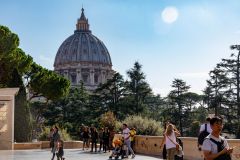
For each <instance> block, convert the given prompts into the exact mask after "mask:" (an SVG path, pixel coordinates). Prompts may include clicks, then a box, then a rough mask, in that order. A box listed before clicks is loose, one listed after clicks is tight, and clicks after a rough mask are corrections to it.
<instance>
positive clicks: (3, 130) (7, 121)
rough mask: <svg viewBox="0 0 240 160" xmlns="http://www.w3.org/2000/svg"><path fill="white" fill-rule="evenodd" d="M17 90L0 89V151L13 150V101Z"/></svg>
mask: <svg viewBox="0 0 240 160" xmlns="http://www.w3.org/2000/svg"><path fill="white" fill-rule="evenodd" d="M18 90H19V89H18V88H0V150H13V149H14V106H15V104H14V102H15V101H14V100H15V94H16V93H17V92H18Z"/></svg>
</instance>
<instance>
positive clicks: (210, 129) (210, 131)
mask: <svg viewBox="0 0 240 160" xmlns="http://www.w3.org/2000/svg"><path fill="white" fill-rule="evenodd" d="M205 124H206V123H204V124H202V125H201V127H200V130H199V132H202V131H204V130H205ZM207 132H208V133H212V128H211V126H210V123H207Z"/></svg>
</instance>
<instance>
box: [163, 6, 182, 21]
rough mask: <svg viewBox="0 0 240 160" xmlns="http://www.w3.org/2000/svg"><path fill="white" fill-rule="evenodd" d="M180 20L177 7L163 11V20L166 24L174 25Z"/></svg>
mask: <svg viewBox="0 0 240 160" xmlns="http://www.w3.org/2000/svg"><path fill="white" fill-rule="evenodd" d="M177 19H178V10H177V8H175V7H166V8H164V10H163V11H162V20H163V21H164V22H165V23H173V22H175V21H176V20H177Z"/></svg>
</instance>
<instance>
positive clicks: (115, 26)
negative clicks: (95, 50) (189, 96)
mask: <svg viewBox="0 0 240 160" xmlns="http://www.w3.org/2000/svg"><path fill="white" fill-rule="evenodd" d="M82 5H83V7H84V9H85V15H86V17H87V18H88V20H89V23H90V29H91V30H92V33H93V34H94V35H95V36H97V37H98V38H99V39H101V40H102V41H103V42H104V43H105V45H106V47H107V48H108V50H109V52H110V54H111V58H112V63H113V69H114V70H116V71H118V72H120V73H121V74H122V75H124V76H125V74H126V71H127V70H128V69H130V68H131V67H132V66H133V63H134V62H135V61H139V62H140V63H141V64H142V65H143V71H144V72H145V74H146V79H147V81H148V83H149V84H150V86H151V88H152V89H153V91H154V93H155V94H161V95H163V96H165V95H167V93H168V92H169V91H170V90H171V83H172V81H173V79H174V78H180V79H183V80H184V81H186V82H187V84H188V85H191V87H192V88H191V90H190V91H193V92H197V93H201V90H203V89H204V88H205V86H206V79H207V78H208V72H209V71H210V70H212V69H213V68H214V67H215V65H216V63H218V62H220V60H221V58H228V57H229V56H230V54H231V53H232V51H231V50H230V49H229V46H230V45H231V44H240V11H239V8H240V1H239V0H228V1H227V0H39V1H37V0H0V24H1V25H5V26H7V27H9V28H10V29H11V30H12V31H13V32H15V33H17V34H18V35H19V37H20V47H21V48H22V49H23V50H24V51H25V52H26V53H27V54H29V55H31V56H32V57H33V58H34V61H36V62H37V63H39V64H40V65H42V66H44V67H46V68H48V69H53V62H54V58H55V54H56V52H57V50H58V48H59V46H60V45H61V43H62V42H63V41H64V40H65V39H66V38H67V37H69V36H70V35H72V34H73V32H74V30H75V24H76V22H77V18H79V17H80V13H81V8H82ZM169 7H170V8H169Z"/></svg>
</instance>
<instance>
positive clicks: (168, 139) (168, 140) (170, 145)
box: [160, 124, 180, 160]
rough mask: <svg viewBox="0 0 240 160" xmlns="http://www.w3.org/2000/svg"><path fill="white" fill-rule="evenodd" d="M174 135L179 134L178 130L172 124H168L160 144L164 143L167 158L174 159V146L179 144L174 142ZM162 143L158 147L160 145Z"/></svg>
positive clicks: (175, 150)
mask: <svg viewBox="0 0 240 160" xmlns="http://www.w3.org/2000/svg"><path fill="white" fill-rule="evenodd" d="M176 136H180V132H179V131H178V130H177V128H176V127H175V126H174V125H173V124H168V126H167V128H166V131H165V134H164V139H163V142H162V144H164V143H165V144H166V150H167V160H174V156H175V155H176V152H177V149H176V147H177V146H178V145H179V144H178V143H177V142H176ZM162 144H161V146H160V148H161V147H162Z"/></svg>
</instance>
